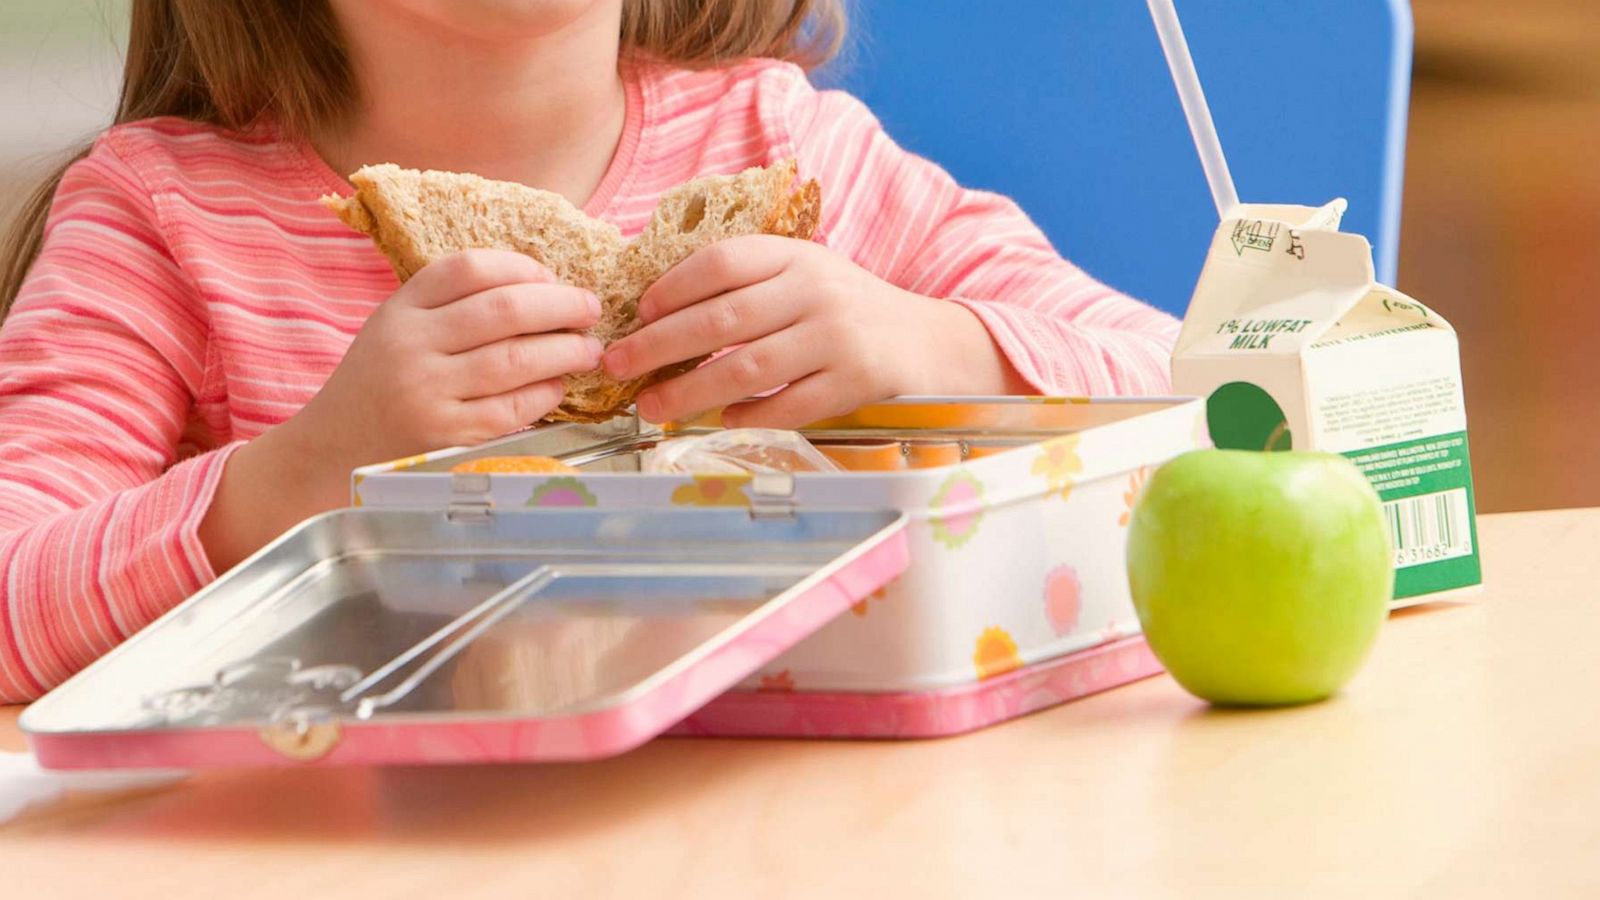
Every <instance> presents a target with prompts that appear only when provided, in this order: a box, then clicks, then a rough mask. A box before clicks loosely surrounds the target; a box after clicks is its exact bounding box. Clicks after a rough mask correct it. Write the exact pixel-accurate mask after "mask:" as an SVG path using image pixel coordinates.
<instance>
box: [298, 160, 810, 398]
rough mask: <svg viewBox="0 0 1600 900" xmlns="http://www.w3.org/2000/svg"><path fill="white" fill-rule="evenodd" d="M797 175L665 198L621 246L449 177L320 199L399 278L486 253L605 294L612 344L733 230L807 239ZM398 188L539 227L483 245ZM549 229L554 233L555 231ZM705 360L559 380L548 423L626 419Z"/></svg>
mask: <svg viewBox="0 0 1600 900" xmlns="http://www.w3.org/2000/svg"><path fill="white" fill-rule="evenodd" d="M795 169H796V167H795V163H794V161H793V160H784V161H782V162H779V163H776V164H774V165H773V166H771V167H769V168H767V169H759V168H757V169H747V170H745V171H744V172H741V173H739V174H738V175H732V176H708V177H705V178H700V179H696V180H694V181H691V182H688V183H686V184H683V185H680V186H679V187H677V188H674V189H672V190H670V191H668V192H667V193H666V194H664V195H663V196H662V199H661V201H660V203H659V205H658V206H657V209H656V212H655V215H654V217H653V219H652V221H651V223H650V225H649V226H647V227H646V229H645V231H644V232H643V233H642V234H640V235H639V237H637V238H635V239H634V240H632V241H624V240H623V239H622V238H621V235H620V233H619V232H617V231H616V229H615V228H614V227H613V226H610V225H609V224H606V223H603V222H599V221H596V220H594V219H591V218H589V217H588V216H586V215H584V214H583V213H582V212H580V211H579V210H578V209H576V208H575V207H573V206H572V205H571V204H570V203H569V202H567V201H566V200H565V199H564V198H561V197H559V196H558V195H555V194H549V193H546V192H543V191H535V190H533V189H531V188H526V187H523V186H521V185H513V184H509V183H505V182H494V181H490V180H488V179H482V178H478V177H477V176H470V175H458V174H455V173H447V172H415V171H411V170H403V169H399V168H398V167H394V166H373V167H367V168H363V169H361V170H360V171H358V172H356V173H354V174H353V175H351V176H350V181H351V183H352V184H353V185H354V186H355V188H356V192H355V194H354V196H351V197H340V196H328V197H324V198H322V202H323V205H324V206H326V207H327V208H328V209H330V210H331V211H332V212H333V213H334V214H335V215H337V216H338V217H339V219H340V220H341V221H343V222H344V223H345V224H346V225H348V226H350V227H351V228H352V229H354V230H356V231H358V232H361V233H362V234H365V235H368V236H369V237H371V238H372V240H373V242H374V244H376V246H377V248H378V250H379V251H380V252H382V253H383V255H384V256H385V257H386V258H387V259H388V260H389V264H390V266H391V267H392V268H393V269H394V272H395V275H396V277H398V278H399V279H400V281H402V282H404V281H406V280H407V279H409V278H410V277H411V276H412V275H414V274H416V272H417V271H418V270H420V269H421V268H422V267H423V266H425V265H427V264H428V263H430V262H433V261H434V260H435V259H437V258H440V257H441V256H443V255H446V254H447V253H449V252H455V251H459V250H466V249H471V248H474V247H490V248H499V249H512V250H517V251H519V252H523V253H526V254H527V255H528V256H531V257H533V258H534V259H536V260H538V261H539V262H540V263H541V264H544V265H545V266H547V267H548V268H550V269H551V270H552V271H553V272H555V273H556V275H557V277H558V278H561V279H562V280H563V281H567V282H569V283H572V284H576V285H577V286H579V287H583V288H586V289H588V290H592V291H594V292H595V293H596V294H598V295H599V296H600V297H601V302H602V304H603V306H604V307H605V312H604V314H603V316H602V321H601V324H600V325H598V326H596V328H595V329H592V330H591V333H593V334H595V336H596V337H599V338H600V339H601V340H602V341H605V342H609V341H611V340H616V339H618V338H621V337H624V336H626V335H627V334H630V333H632V332H633V331H634V330H636V329H637V328H638V327H639V322H638V320H637V317H636V314H635V310H636V308H637V304H638V300H639V296H640V295H641V294H643V293H644V290H645V288H647V287H649V286H650V284H651V283H653V282H654V281H655V280H656V279H657V278H659V277H660V276H661V275H662V274H664V273H665V272H666V270H667V269H669V268H671V267H672V266H673V265H676V264H677V263H678V262H681V261H682V259H683V258H685V257H687V256H688V255H689V254H690V253H692V252H693V251H694V250H697V249H700V248H701V247H704V246H707V245H709V244H711V243H714V242H715V241H716V240H720V239H723V238H726V237H733V236H737V235H739V234H756V233H764V234H771V235H778V236H782V237H792V238H798V239H801V240H810V239H811V237H812V235H813V234H814V233H815V231H816V227H817V223H818V219H819V217H820V215H821V205H822V202H821V201H822V190H821V187H820V186H819V185H818V184H817V183H816V182H815V181H806V182H804V183H802V184H800V185H799V186H798V187H796V186H795V185H794V182H795ZM402 180H403V181H405V183H406V184H408V185H410V186H413V187H416V188H417V189H418V190H419V191H420V190H422V188H423V187H427V188H430V189H438V190H437V191H436V192H437V193H439V194H440V195H442V196H445V197H446V198H447V200H450V201H457V200H460V199H461V198H474V197H476V198H481V199H488V198H494V197H500V196H506V197H510V198H515V199H516V200H518V201H520V202H521V203H522V204H523V207H525V208H521V209H518V210H516V211H515V212H516V213H517V214H519V215H521V217H522V218H521V220H520V221H521V222H522V223H523V224H524V225H526V223H527V222H528V221H533V222H537V223H541V224H540V226H539V227H521V228H517V227H511V226H508V225H507V223H505V222H495V223H490V224H496V225H501V226H505V227H502V228H501V233H496V234H493V236H492V237H487V238H486V237H485V234H484V233H483V232H481V231H480V230H479V228H478V226H480V225H483V224H484V223H483V222H482V221H478V222H462V221H453V220H452V221H450V222H449V223H447V224H448V226H449V227H446V228H440V227H439V225H440V223H439V222H438V221H436V218H437V217H436V216H431V215H430V212H436V211H430V210H428V209H421V208H413V207H417V206H422V205H425V204H423V203H418V202H416V201H415V198H409V199H412V201H413V202H412V204H411V205H410V206H408V205H407V204H405V203H402V202H400V201H401V200H402V199H408V198H402V197H399V196H396V195H398V194H401V193H402V191H401V190H399V189H397V188H395V187H394V185H395V184H396V183H397V182H400V181H402ZM752 189H754V190H752ZM751 193H755V194H757V195H755V196H750V194H751ZM494 208H495V209H496V212H497V213H499V214H500V218H502V219H503V218H506V217H507V216H506V213H505V211H504V209H503V207H502V206H496V207H494ZM761 209H765V210H766V213H765V215H764V216H763V217H761V218H760V219H752V218H750V217H749V216H748V215H745V210H749V211H751V212H754V211H756V210H761ZM708 218H709V219H710V220H711V225H710V227H703V224H704V223H703V221H702V220H704V219H708ZM691 223H692V224H691ZM513 224H514V223H513ZM551 226H556V227H558V229H559V231H560V233H559V234H551V233H550V230H551ZM558 244H559V245H560V246H554V245H558ZM573 244H579V245H582V246H580V247H578V248H577V249H578V250H581V251H584V252H582V253H580V254H579V255H577V256H576V257H574V256H573V254H572V251H573V249H574V248H573V247H572V246H569V245H573ZM606 257H609V258H606ZM704 361H705V357H701V358H699V359H693V360H688V361H685V362H682V363H678V364H675V365H672V366H667V367H665V368H663V369H659V370H657V371H655V372H652V373H650V374H648V375H645V376H643V377H640V378H635V379H632V380H629V381H622V382H619V381H616V380H614V379H612V378H611V377H609V376H608V375H606V374H605V373H604V372H603V371H596V372H583V373H579V374H576V375H570V376H568V377H567V378H566V379H565V382H566V388H567V391H566V397H565V399H564V400H563V401H562V403H561V405H560V406H559V407H557V408H556V409H555V410H554V411H552V412H551V413H550V414H549V415H548V416H546V417H545V420H546V421H552V422H563V421H565V422H600V421H605V420H606V419H610V418H612V417H613V416H616V415H619V414H621V413H624V412H626V411H627V409H628V407H629V406H631V405H632V404H633V401H634V399H635V398H636V397H637V396H638V395H639V392H640V391H642V390H644V389H645V388H647V387H649V386H650V385H652V384H656V383H659V382H661V381H665V380H667V379H669V378H673V377H675V376H677V375H681V374H683V373H684V372H688V371H691V370H693V369H694V368H696V367H697V366H699V365H700V364H701V363H702V362H704Z"/></svg>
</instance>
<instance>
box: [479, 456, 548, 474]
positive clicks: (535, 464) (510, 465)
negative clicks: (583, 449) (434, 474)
mask: <svg viewBox="0 0 1600 900" xmlns="http://www.w3.org/2000/svg"><path fill="white" fill-rule="evenodd" d="M450 471H452V472H470V473H474V474H495V475H501V474H521V475H572V474H576V473H577V471H578V470H577V469H574V468H573V467H572V466H569V465H567V464H566V463H564V462H562V461H561V460H559V459H551V458H550V457H548V456H486V457H484V458H483V459H473V460H468V461H467V462H464V463H461V464H460V465H457V466H452V467H451V469H450Z"/></svg>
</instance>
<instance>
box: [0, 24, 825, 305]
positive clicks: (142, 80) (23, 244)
mask: <svg viewBox="0 0 1600 900" xmlns="http://www.w3.org/2000/svg"><path fill="white" fill-rule="evenodd" d="M132 16H133V18H132V22H131V27H130V28H129V31H128V50H127V57H126V62H125V63H124V66H123V76H122V94H121V97H120V99H119V100H118V102H117V112H116V116H115V118H114V119H113V124H120V123H123V122H132V121H136V120H139V119H148V118H152V117H155V116H177V117H180V118H184V119H189V120H191V121H195V122H204V123H206V124H210V125H217V126H221V127H223V128H228V129H232V130H236V131H244V130H247V129H249V128H250V127H251V126H252V125H253V124H255V123H256V122H258V121H259V120H261V119H262V117H263V116H265V115H268V114H270V115H271V116H272V118H273V119H274V120H276V122H277V123H278V124H279V126H280V127H282V128H283V129H284V131H286V132H287V133H289V134H295V135H303V134H308V133H311V132H313V131H314V130H315V128H316V126H318V125H320V124H322V123H324V122H326V121H328V119H329V118H330V117H333V116H337V115H340V114H341V113H343V112H345V111H346V110H348V109H349V108H350V105H351V104H352V103H353V102H354V100H355V95H356V85H355V81H354V78H353V76H352V74H351V70H350V66H349V63H348V61H347V59H346V56H345V50H344V43H343V41H342V40H341V38H340V36H339V28H338V24H337V22H336V21H335V20H334V16H333V12H332V10H331V9H329V7H328V2H327V0H133V10H132ZM844 29H845V13H844V0H624V5H623V15H622V45H623V46H624V47H625V48H629V49H632V50H635V51H638V52H640V53H643V54H646V55H649V56H652V57H655V58H658V59H662V60H666V61H669V62H672V63H675V64H678V65H682V66H689V67H703V66H714V65H718V64H722V63H726V62H731V61H734V60H738V59H744V58H747V57H753V56H770V57H776V58H779V59H788V60H792V61H794V62H797V63H799V64H801V65H803V66H806V67H807V68H812V67H815V66H818V65H821V64H822V63H824V62H826V61H827V60H828V59H829V58H831V57H832V56H833V55H834V54H835V53H836V52H837V51H838V49H839V45H840V43H841V42H842V40H843V37H844ZM88 152H89V148H88V147H82V148H79V149H78V150H77V151H76V152H75V153H74V154H73V155H72V156H71V157H70V158H69V159H67V160H66V161H65V162H64V163H63V164H62V165H61V166H60V167H59V168H58V169H56V171H55V172H54V173H53V174H51V176H50V177H49V178H47V179H45V180H44V181H43V182H42V183H41V184H39V186H38V187H36V188H35V189H34V190H33V193H32V194H30V195H29V196H28V198H27V200H26V201H25V202H24V203H23V206H22V208H21V210H20V211H19V212H18V213H17V215H16V218H15V219H13V220H12V224H11V228H10V231H9V233H8V234H7V235H6V236H5V239H4V242H3V243H0V320H4V318H5V315H6V312H7V311H8V310H9V309H10V308H11V303H12V301H13V300H15V299H16V296H17V292H18V290H20V289H21V287H22V282H23V279H24V278H25V277H26V276H27V273H28V267H29V266H31V265H32V264H33V260H34V258H35V257H36V256H38V254H39V247H40V245H41V244H42V243H43V242H44V226H45V220H46V218H47V217H48V215H49V212H50V202H51V199H52V198H53V197H54V196H55V192H56V188H57V187H58V186H59V185H60V183H61V177H62V175H63V174H65V172H66V170H67V168H68V167H69V166H71V165H72V163H74V162H77V161H78V160H80V159H82V158H83V157H84V156H85V155H86V154H87V153H88Z"/></svg>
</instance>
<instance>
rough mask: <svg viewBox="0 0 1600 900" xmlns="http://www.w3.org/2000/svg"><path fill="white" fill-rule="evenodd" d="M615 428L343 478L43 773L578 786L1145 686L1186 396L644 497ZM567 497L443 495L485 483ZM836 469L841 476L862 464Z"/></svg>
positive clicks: (889, 416) (41, 716) (1189, 429)
mask: <svg viewBox="0 0 1600 900" xmlns="http://www.w3.org/2000/svg"><path fill="white" fill-rule="evenodd" d="M716 427H717V420H716V417H715V416H712V417H708V418H707V419H705V420H701V421H694V422H687V423H680V424H676V425H673V426H668V427H667V428H665V429H656V428H653V427H650V426H646V425H644V424H643V423H641V422H640V421H639V420H637V419H635V418H633V417H631V416H630V417H622V418H618V419H613V420H611V421H610V422H606V423H602V424H597V425H588V424H563V425H552V426H547V427H541V428H535V429H532V430H529V431H525V432H522V433H520V434H516V435H513V436H510V437H507V438H504V439H501V440H498V441H494V442H491V443H489V444H485V445H482V446H479V447H473V448H462V449H454V450H448V451H442V452H438V453H433V454H428V455H426V456H420V457H414V458H411V459H406V460H400V461H397V462H394V463H389V464H385V465H380V466H373V467H369V468H365V469H361V470H358V471H357V472H356V473H355V474H354V476H353V491H354V496H353V500H354V505H353V506H352V507H351V508H349V509H344V510H339V511H336V512H333V513H329V514H327V515H323V516H319V517H317V518H314V519H310V520H308V521H306V522H304V523H302V524H300V525H299V526H297V527H296V528H294V529H292V530H291V531H289V532H288V533H287V534H285V535H283V536H282V537H281V538H279V539H278V540H277V541H275V542H274V543H272V544H271V545H269V546H268V547H266V548H264V549H263V550H262V551H260V552H259V553H257V554H256V555H255V556H253V557H251V558H250V559H249V560H246V561H245V562H244V563H242V564H241V565H239V566H238V567H236V568H235V569H233V570H232V571H230V572H228V573H227V574H225V575H223V576H222V577H221V578H220V579H218V580H217V581H216V582H215V583H213V584H212V585H210V586H209V587H207V588H205V589H204V590H202V591H200V592H199V593H198V594H196V595H195V596H194V597H192V598H190V599H189V600H188V601H186V602H185V603H183V604H182V605H180V606H178V607H177V608H175V609H174V610H172V611H171V612H169V613H168V614H167V615H165V616H163V617H162V618H161V619H159V620H157V621H156V622H155V623H154V624H152V625H151V626H150V627H148V628H146V629H145V630H144V631H142V632H140V633H139V634H138V635H136V636H135V637H133V638H132V639H130V640H129V641H127V642H126V643H125V644H123V645H122V646H121V647H118V648H117V649H116V650H114V651H112V652H111V653H110V654H108V655H107V656H105V657H104V658H103V659H101V660H100V661H98V662H96V663H94V664H93V665H91V666H90V667H88V668H87V669H85V670H84V671H83V672H81V673H80V674H79V675H77V676H76V677H74V678H73V679H71V680H70V681H69V682H67V683H66V684H64V685H63V686H61V687H60V688H58V689H57V690H55V691H54V692H52V693H51V694H49V695H48V696H46V697H45V698H44V699H42V700H40V701H39V702H38V703H36V704H35V705H34V706H32V707H31V708H29V709H28V710H27V712H26V713H25V714H24V716H23V719H22V725H23V728H24V730H26V731H27V732H28V733H29V736H30V738H31V740H32V742H33V744H34V748H35V751H36V753H37V754H38V757H39V760H40V762H41V763H42V764H43V765H45V766H48V767H54V768H110V767H198V766H255V765H274V764H410V763H471V762H494V761H504V762H509V761H555V760H579V759H592V758H598V757H603V756H608V755H612V754H616V753H620V752H623V751H626V750H628V749H631V748H632V747H635V746H637V745H639V744H641V743H643V742H645V741H647V740H649V739H650V738H652V737H655V736H657V735H660V734H669V733H670V734H679V735H763V736H796V737H802V736H803V737H861V738H910V737H927V736H934V735H944V734H953V733H957V732H962V731H967V730H971V729H974V728H979V727H983V726H985V725H989V724H993V723H995V722H999V721H1003V720H1005V719H1009V718H1012V717H1015V716H1018V715H1022V714H1025V713H1028V712H1032V711H1034V710H1038V709H1041V708H1044V707H1047V706H1051V705H1054V704H1056V703H1060V702H1063V701H1066V700H1070V699H1073V698H1075V697H1080V696H1083V695H1085V694H1089V693H1093V692H1095V691H1100V690H1104V689H1106V688H1109V687H1113V686H1116V685H1119V684H1123V683H1126V682H1129V681H1132V680H1135V679H1138V678H1142V677H1145V676H1147V675H1151V674H1153V673H1155V672H1157V671H1159V665H1158V664H1157V663H1156V662H1155V660H1154V658H1153V657H1152V656H1151V655H1150V654H1149V652H1148V650H1147V649H1146V648H1145V645H1144V643H1143V641H1142V639H1140V638H1139V637H1138V622H1137V619H1136V618H1135V617H1134V613H1133V607H1132V603H1131V600H1130V599H1129V596H1128V586H1127V578H1126V574H1125V571H1124V563H1123V554H1124V545H1125V540H1126V532H1127V528H1126V526H1127V523H1128V519H1129V515H1130V513H1131V510H1132V507H1133V503H1134V501H1135V499H1136V498H1137V497H1138V494H1139V492H1140V490H1141V488H1142V486H1143V482H1144V479H1145V478H1146V476H1147V475H1148V473H1149V471H1150V469H1152V468H1153V467H1155V466H1157V465H1159V464H1160V463H1162V462H1164V461H1166V460H1168V459H1170V458H1172V457H1173V456H1176V455H1178V454H1179V453H1182V452H1184V451H1186V450H1189V449H1192V448H1195V447H1197V446H1206V445H1208V444H1209V437H1208V432H1207V429H1206V425H1205V418H1204V408H1203V404H1202V403H1201V401H1199V400H1194V399H1183V398H1140V399H1111V400H1099V399H1093V400H1089V399H1071V398H1014V397H1003V398H1002V397H995V398H987V397H984V398H959V399H953V398H949V399H946V398H908V399H904V400H899V401H894V402H890V403H884V404H879V405H875V406H871V407H867V408H864V409H862V410H860V411H858V412H857V413H855V414H852V415H850V416H848V417H844V418H840V419H836V420H830V421H827V422H821V423H817V424H816V425H814V426H811V427H809V428H807V429H804V430H803V432H802V433H803V434H804V435H805V437H806V438H807V439H808V440H809V441H810V442H811V443H812V444H813V445H815V446H816V447H817V448H818V449H819V450H822V451H823V452H825V453H827V454H828V455H829V456H830V457H832V458H834V459H835V460H844V461H845V465H846V467H847V468H851V469H862V468H864V469H866V470H864V471H842V472H797V473H793V474H779V475H757V476H749V475H741V476H733V475H714V476H691V475H659V474H646V473H643V472H642V471H641V464H640V457H641V454H642V453H643V452H644V451H646V450H648V449H650V448H652V447H654V446H655V445H656V444H658V443H660V442H661V441H663V440H664V439H666V438H669V437H675V436H683V435H694V434H701V433H706V432H708V431H709V430H711V429H714V428H716ZM506 455H538V456H550V457H555V458H558V459H560V460H562V461H563V462H565V463H567V464H568V465H571V466H574V467H576V468H577V469H578V470H580V474H577V475H572V474H553V475H542V474H518V473H505V474H501V473H496V474H479V473H460V472H452V471H450V470H451V469H452V468H453V467H455V466H456V465H458V464H460V463H462V462H465V461H469V460H472V459H476V458H480V457H488V456H506ZM852 460H854V461H855V462H851V461H852Z"/></svg>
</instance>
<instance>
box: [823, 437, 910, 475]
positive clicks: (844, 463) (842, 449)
mask: <svg viewBox="0 0 1600 900" xmlns="http://www.w3.org/2000/svg"><path fill="white" fill-rule="evenodd" d="M817 450H818V451H820V452H821V453H822V455H823V456H826V457H827V458H829V459H831V460H833V461H834V462H835V463H837V464H838V465H839V467H840V468H842V469H845V470H847V471H850V472H894V471H898V470H900V469H904V468H905V467H906V457H905V454H904V453H902V452H901V450H900V442H899V441H895V442H893V443H889V444H831V445H830V444H818V445H817Z"/></svg>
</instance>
